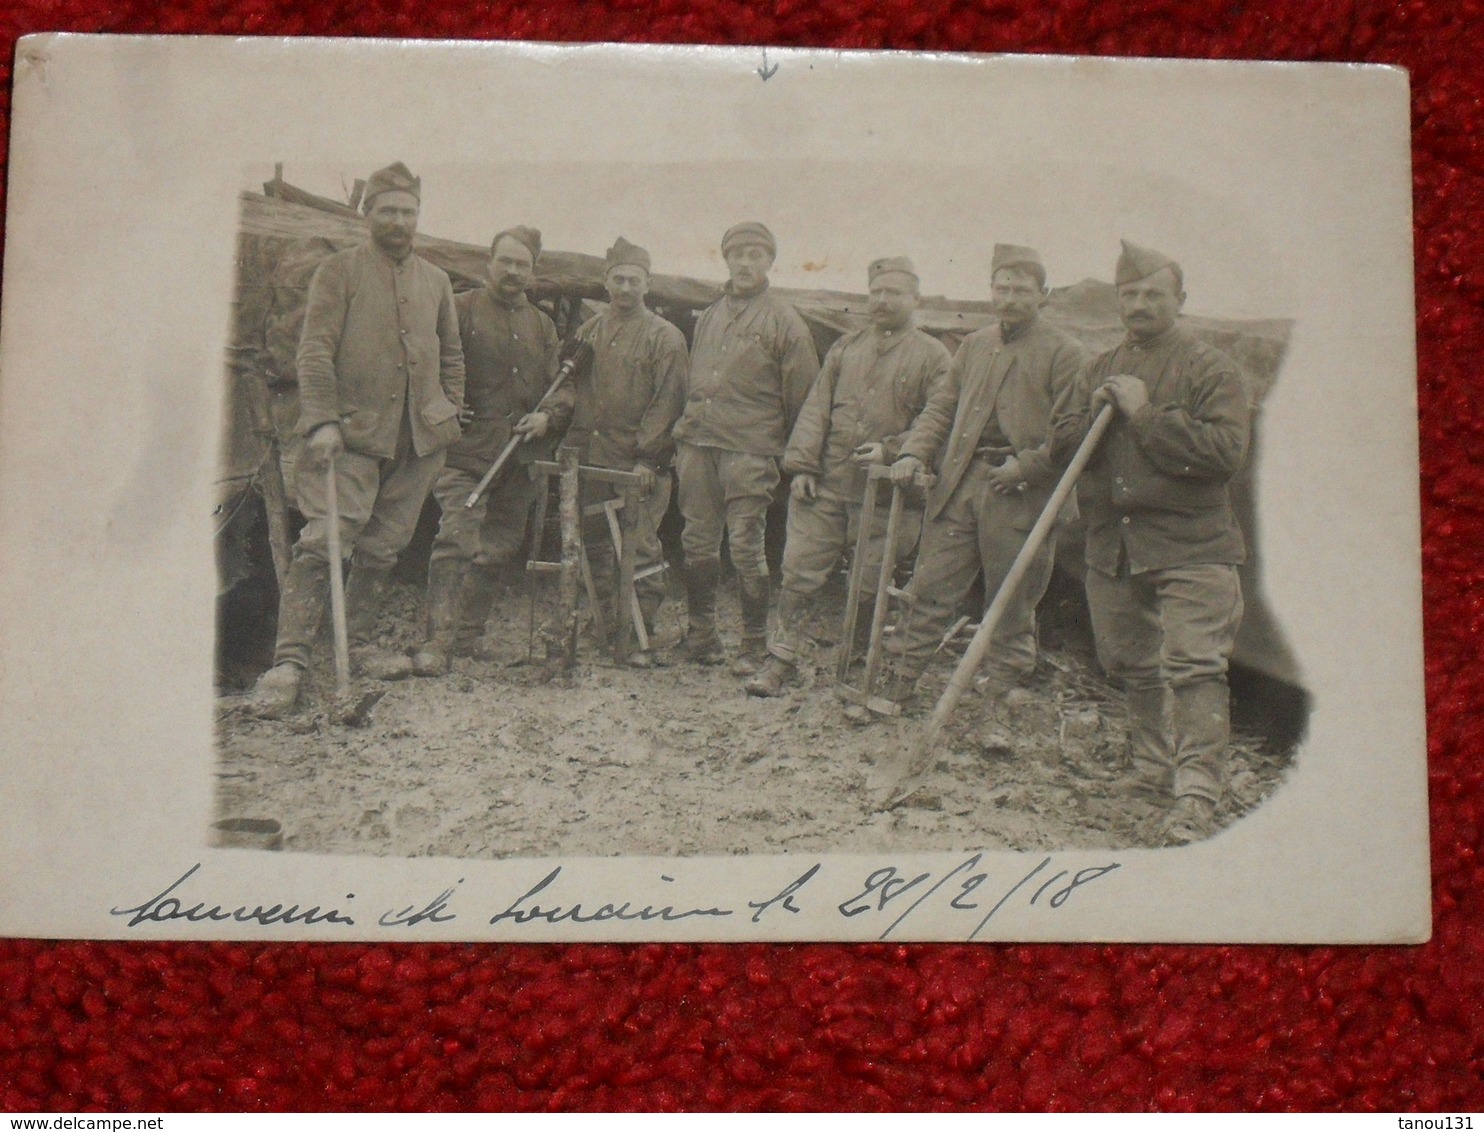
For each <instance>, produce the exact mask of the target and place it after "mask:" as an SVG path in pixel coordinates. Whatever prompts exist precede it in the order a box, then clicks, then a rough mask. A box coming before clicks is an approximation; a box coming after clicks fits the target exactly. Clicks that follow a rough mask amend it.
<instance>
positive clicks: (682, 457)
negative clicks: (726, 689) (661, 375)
mask: <svg viewBox="0 0 1484 1132" xmlns="http://www.w3.org/2000/svg"><path fill="white" fill-rule="evenodd" d="M721 247H722V255H723V256H724V257H725V259H726V263H727V272H728V274H729V276H730V280H729V281H728V283H727V287H726V293H725V294H724V295H723V296H722V298H720V299H719V300H717V301H716V302H715V303H713V304H712V305H711V306H710V307H708V308H707V309H706V310H705V311H703V312H702V314H701V317H700V318H699V319H697V321H696V330H695V334H694V336H693V339H692V342H691V362H690V376H689V379H688V381H687V388H686V406H685V412H684V414H683V415H682V416H681V418H680V421H679V423H678V424H676V426H675V439H676V441H677V442H678V443H679V450H678V452H677V454H676V458H675V470H676V472H677V473H678V475H679V477H680V511H681V514H682V515H683V516H684V517H685V531H684V534H683V536H682V542H683V545H684V547H685V574H686V608H687V612H688V615H689V622H690V627H689V630H688V631H687V633H686V640H685V643H684V645H683V646H682V650H681V655H682V656H683V657H684V658H685V659H687V660H691V661H694V662H695V663H698V664H719V663H721V661H722V660H723V659H724V654H723V652H722V647H721V639H720V637H719V636H718V635H717V631H716V587H717V582H718V580H719V578H720V574H721V539H722V534H723V533H725V534H726V536H727V543H728V546H729V547H730V549H731V556H732V565H733V566H734V567H735V568H736V571H737V579H738V583H739V585H740V587H741V604H742V647H741V650H740V653H739V655H738V657H737V661H736V663H735V664H734V665H733V671H734V672H736V673H737V674H738V675H748V676H750V675H752V674H753V673H755V672H756V671H757V669H758V667H759V666H760V665H761V664H762V661H763V656H764V654H765V652H766V648H767V629H768V603H769V601H768V583H769V579H768V562H767V557H766V554H765V552H764V531H765V528H766V516H767V511H768V505H769V504H770V503H771V502H772V500H773V489H774V488H776V487H777V486H778V458H779V457H780V456H782V455H783V449H784V445H785V443H786V442H787V440H788V435H789V431H790V430H791V429H792V428H793V424H794V419H795V418H796V417H797V416H798V414H799V409H800V407H801V406H802V405H803V403H804V398H805V397H806V396H808V393H809V388H810V386H812V385H813V384H814V378H815V376H816V375H817V374H818V372H819V355H818V354H816V353H815V351H814V339H813V337H812V336H811V335H810V333H809V328H808V327H807V326H805V325H804V320H803V319H801V318H800V317H799V314H798V312H797V311H795V310H794V309H793V307H791V306H790V305H789V304H788V303H786V302H785V301H784V300H782V299H780V298H778V297H777V296H776V295H774V294H772V293H771V292H769V290H768V271H769V269H770V268H771V267H772V266H773V259H774V257H775V256H776V255H777V254H778V244H777V242H776V241H775V240H774V239H773V233H772V232H770V231H768V229H767V227H766V226H765V225H763V224H759V223H758V222H756V221H747V222H745V223H742V224H736V225H734V226H732V227H731V228H728V229H727V231H726V233H725V234H724V235H723V236H722V239H721Z"/></svg>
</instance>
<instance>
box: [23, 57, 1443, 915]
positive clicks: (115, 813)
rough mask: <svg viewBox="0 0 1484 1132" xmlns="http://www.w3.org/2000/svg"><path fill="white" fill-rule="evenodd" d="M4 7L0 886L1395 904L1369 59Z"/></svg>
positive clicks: (1399, 613) (1395, 646)
mask: <svg viewBox="0 0 1484 1132" xmlns="http://www.w3.org/2000/svg"><path fill="white" fill-rule="evenodd" d="M28 42H29V41H28ZM22 59H23V60H24V61H26V62H27V65H28V67H27V68H20V67H18V73H17V102H16V123H17V127H16V128H17V132H18V140H17V144H16V147H15V148H16V153H15V158H14V163H15V172H14V174H13V181H12V187H11V198H10V210H11V211H10V218H9V220H8V224H9V228H10V231H11V233H12V236H11V240H10V241H9V242H8V244H7V253H6V265H5V270H6V278H5V284H6V286H5V291H4V298H5V307H4V317H3V322H0V328H3V335H0V364H3V365H4V371H5V385H4V388H3V391H0V393H3V402H0V404H3V409H4V416H3V418H0V437H3V439H4V442H5V444H4V449H3V451H4V454H3V456H0V471H3V472H4V473H5V475H3V476H0V485H3V490H4V494H3V497H0V507H3V511H0V516H3V519H4V521H5V522H6V524H7V527H6V529H7V530H8V531H10V532H12V535H13V534H14V533H15V532H17V531H26V532H29V533H30V536H31V537H29V538H28V539H27V540H26V545H27V547H28V552H27V553H26V554H22V555H19V556H17V560H16V561H15V562H13V563H11V564H10V565H9V566H8V568H7V570H6V571H5V573H4V575H3V581H4V586H5V589H6V592H7V594H8V595H11V596H13V595H25V598H26V600H25V601H23V602H21V603H13V604H12V605H11V608H13V609H16V608H19V609H22V610H24V611H25V616H26V619H27V624H29V625H30V627H31V628H30V630H29V632H28V631H27V630H25V629H21V630H19V631H18V630H17V626H16V625H14V624H12V625H11V627H10V630H9V631H8V632H7V633H6V634H5V640H4V643H5V648H6V652H5V656H4V658H3V659H4V664H5V679H4V681H3V683H0V690H3V692H4V703H5V709H6V710H5V712H4V717H5V719H6V721H7V722H6V725H5V726H6V728H7V730H8V731H10V733H11V738H13V739H15V740H17V741H16V742H13V743H10V744H8V746H7V750H9V751H14V752H19V751H22V750H35V751H38V752H40V751H42V750H44V749H50V750H53V751H63V752H66V754H65V755H64V756H62V757H59V758H55V759H45V758H38V759H36V760H34V761H31V760H18V759H12V760H11V764H12V765H10V766H9V767H8V769H7V775H8V776H9V777H10V779H11V781H12V784H13V786H14V788H15V790H16V793H15V794H14V795H13V796H14V797H15V798H17V799H18V803H17V805H16V809H17V810H18V811H19V814H20V820H19V822H18V823H17V826H16V830H15V834H14V835H13V836H12V837H10V838H9V839H8V840H9V842H10V843H11V845H12V846H13V847H14V848H16V849H17V851H18V852H17V854H13V855H12V856H11V857H10V860H11V862H12V864H11V865H10V866H7V872H6V875H5V877H4V882H5V887H6V890H7V891H8V892H11V893H18V894H20V895H21V897H22V899H20V900H19V901H16V902H13V903H12V907H10V908H9V909H7V910H6V912H5V913H4V917H5V919H4V920H3V922H0V927H3V928H4V929H5V930H10V931H15V930H20V929H22V928H32V927H35V926H44V927H50V928H51V929H52V930H56V929H57V927H58V926H60V927H61V929H62V930H64V931H68V930H70V931H75V932H77V933H79V934H102V935H114V934H124V935H128V934H130V933H131V932H133V933H138V932H140V931H141V930H142V931H143V932H145V933H153V934H157V935H172V934H182V933H185V934H196V935H201V934H203V933H204V934H206V935H208V936H209V935H213V934H217V935H219V934H227V935H234V934H240V933H242V932H250V931H251V930H253V929H254V928H257V929H258V930H264V929H269V928H271V929H272V930H273V931H274V932H275V933H276V934H275V935H274V938H281V937H282V934H283V933H284V932H287V933H288V934H289V935H294V934H302V935H305V936H310V937H319V936H325V937H328V938H336V937H337V935H336V929H337V928H343V929H344V930H343V931H341V932H340V933H339V937H340V938H348V937H351V936H354V937H358V938H365V937H366V934H367V933H370V932H373V931H374V930H376V929H377V928H381V929H388V928H391V929H400V930H402V931H403V932H404V933H405V934H408V935H410V936H411V937H412V938H496V937H499V938H506V937H508V938H569V937H571V938H627V939H637V938H810V937H816V938H886V937H887V936H886V933H891V932H894V933H895V938H904V939H905V938H1066V939H1223V940H1249V939H1250V940H1358V939H1373V940H1383V939H1385V940H1402V939H1410V938H1420V937H1425V934H1426V931H1427V915H1426V909H1427V901H1428V891H1427V864H1426V862H1427V825H1426V793H1425V788H1426V779H1425V745H1424V736H1423V725H1422V680H1421V636H1420V574H1419V552H1418V535H1417V526H1418V516H1417V492H1416V482H1417V454H1416V431H1415V419H1416V418H1415V347H1414V343H1413V340H1412V333H1413V331H1412V305H1411V304H1412V297H1411V296H1412V291H1411V278H1410V270H1411V268H1410V255H1411V242H1410V241H1411V232H1410V219H1409V216H1410V213H1409V211H1408V209H1409V199H1410V198H1409V195H1408V194H1409V191H1410V190H1409V165H1408V149H1407V138H1408V135H1407V114H1406V112H1407V86H1406V79H1405V75H1403V74H1401V73H1399V72H1395V71H1389V70H1387V69H1385V68H1357V67H1338V66H1334V67H1331V66H1326V65H1281V66H1280V65H1272V64H1260V63H1251V64H1244V63H1190V62H1186V63H1176V62H1168V61H1164V62H1162V61H1155V60H1075V61H1074V60H1065V59H1051V58H1021V59H1012V58H1009V57H987V56H978V57H975V56H913V55H910V54H891V53H875V54H868V53H861V54H857V55H852V54H850V53H840V52H823V51H804V50H783V49H769V50H768V51H766V52H765V51H763V50H762V49H761V48H759V49H758V50H757V51H756V52H751V51H746V50H741V49H734V48H728V49H704V48H687V49H675V48H665V49H660V48H635V47H619V46H596V47H581V48H576V47H571V48H563V47H556V46H541V45H522V46H515V45H501V44H477V45H476V44H464V45H454V44H432V43H424V44H410V43H409V44H393V43H387V42H379V43H361V44H355V45H348V44H336V45H329V44H325V43H314V42H309V41H305V42H298V43H289V42H286V41H259V42H257V43H251V44H249V43H238V44H229V43H227V42H214V41H181V42H178V43H174V44H167V43H164V42H161V41H153V40H148V39H133V40H130V39H109V38H107V37H43V38H42V39H41V41H40V42H33V43H31V53H30V54H29V55H24V54H23V56H22ZM223 71H228V72H230V74H231V76H232V80H231V82H230V83H229V82H224V81H222V80H221V77H220V76H221V73H222V72H223ZM145 74H149V75H150V76H151V78H150V80H149V82H148V83H145V82H144V81H143V79H142V77H141V76H143V75H145ZM228 102H230V103H231V104H232V105H233V106H234V107H235V108H236V116H235V117H234V119H233V122H234V124H233V126H232V127H231V128H230V129H222V130H214V128H213V125H212V118H211V112H212V110H213V108H214V107H220V106H222V105H225V104H226V103H228ZM100 107H101V112H100ZM104 122H112V123H113V124H114V128H113V129H112V130H109V129H107V128H106V127H105V125H104V124H102V123H104ZM23 131H26V132H24V133H23ZM104 168H112V169H114V170H115V172H116V177H117V184H116V185H115V188H114V189H113V190H110V191H109V192H107V193H102V192H100V191H99V189H98V187H97V185H96V179H97V177H98V176H99V171H100V170H102V169H104ZM87 186H93V189H92V191H91V192H85V191H84V189H85V188H86V187H87ZM119 189H122V191H121V192H120V191H118V190H119ZM73 201H77V202H80V203H79V204H77V206H76V207H77V208H79V209H81V212H80V213H79V212H77V211H72V212H69V211H68V209H69V206H70V204H71V202H73ZM137 201H143V202H144V203H143V204H142V206H140V207H139V208H138V209H137V211H135V212H133V213H132V214H131V213H130V211H129V207H128V202H137ZM124 216H132V218H131V219H130V220H129V221H128V222H127V223H123V222H122V219H121V218H122V217H124ZM83 217H86V218H87V219H88V220H89V223H87V224H83V225H79V223H78V221H79V220H80V219H82V218H83ZM116 223H117V224H120V225H121V226H119V227H114V226H113V225H115V224H116ZM84 228H85V229H87V232H88V235H89V236H90V237H94V238H96V237H98V234H99V233H100V232H101V233H102V236H101V244H102V248H101V251H100V249H99V248H98V247H93V248H91V249H90V250H89V252H88V253H87V254H86V255H83V256H79V255H78V254H77V252H78V249H79V248H80V247H81V244H82V241H83V231H82V229H84ZM32 233H35V237H34V238H35V240H36V243H34V244H33V243H31V242H30V240H31V238H32ZM38 249H44V250H46V251H47V252H48V253H49V254H47V255H46V256H43V255H42V254H41V250H38ZM43 259H46V260H48V261H51V262H54V263H58V264H61V265H62V269H61V271H60V273H56V272H53V273H48V272H45V271H43V270H42V268H41V266H40V264H41V262H42V260H43ZM126 264H127V265H130V266H129V268H128V269H125V265H126ZM135 268H137V270H135ZM63 293H67V294H68V295H69V304H68V305H69V307H70V308H72V309H75V308H76V306H77V304H78V302H79V300H85V299H87V298H88V297H89V296H90V295H92V294H99V295H102V294H107V295H108V300H107V302H105V303H103V304H102V305H100V306H99V307H98V308H97V309H99V310H100V312H101V314H100V317H99V319H98V320H97V322H96V323H95V324H94V325H91V326H89V327H87V328H86V329H85V330H84V331H82V332H78V333H73V334H71V335H70V336H59V335H58V334H57V332H56V327H57V326H58V319H59V318H61V317H62V315H61V311H60V308H59V307H58V306H57V302H58V297H59V295H61V294H63ZM59 350H60V351H63V352H71V353H75V354H76V355H77V358H76V359H75V360H74V361H70V362H69V363H68V364H65V365H48V364H47V363H48V361H49V360H50V359H51V358H52V357H53V356H54V354H55V353H56V352H57V351H59ZM104 375H106V378H107V384H108V387H109V388H111V389H112V390H113V391H114V398H113V400H112V401H110V402H109V403H103V402H101V401H100V400H99V399H98V398H96V397H79V396H74V395H73V394H74V392H75V389H81V388H84V387H85V386H86V384H87V382H89V381H91V382H97V381H99V380H101V379H102V378H103V377H104ZM182 391H184V392H182ZM58 405H62V406H65V407H66V410H67V411H66V412H64V413H63V414H62V419H61V420H49V419H48V418H47V414H48V413H52V414H55V410H56V408H57V406H58ZM78 415H81V416H82V417H84V418H86V420H87V421H88V422H89V430H90V435H97V436H98V440H97V449H98V450H97V451H96V453H95V459H96V461H97V463H96V466H94V465H93V464H92V463H91V462H90V463H89V465H88V466H87V467H84V466H82V465H80V464H75V463H74V464H69V465H67V468H66V470H65V472H64V473H63V474H59V475H57V476H55V477H54V478H53V479H52V480H51V481H48V482H47V487H46V488H45V489H42V490H37V489H36V488H35V487H34V484H35V483H36V482H37V472H36V469H45V468H51V467H54V466H55V465H56V463H57V462H58V461H59V460H61V456H60V452H61V451H62V449H61V447H60V446H59V445H57V444H54V443H52V442H50V441H49V440H48V437H51V436H54V435H56V430H57V429H58V428H60V427H62V426H64V425H67V426H68V427H78V422H77V421H76V420H74V418H75V417H77V416H78ZM37 422H45V423H44V424H38V423H37ZM69 422H70V423H69ZM98 468H101V469H103V471H102V472H99V471H97V469H98ZM22 470H25V471H26V472H28V473H29V475H28V478H27V480H26V483H27V490H26V491H25V492H22V491H20V490H19V488H18V482H17V474H18V473H19V472H21V471H22ZM89 493H91V494H92V495H93V496H95V497H97V498H95V499H94V502H100V501H101V504H102V506H101V507H97V508H96V509H89V510H87V511H85V512H79V511H78V506H79V505H80V503H81V500H82V499H83V498H85V497H86V495H87V494H89ZM100 514H101V515H102V516H103V518H102V519H101V520H100V519H99V515H100ZM1362 611H1364V617H1362V616H1361V613H1362ZM1362 622H1364V624H1362ZM62 685H69V686H72V687H73V688H74V689H76V688H84V687H85V688H88V689H89V691H88V694H87V695H86V696H85V697H84V698H81V699H79V698H78V697H77V696H76V695H73V696H72V697H70V698H69V699H67V700H66V701H65V702H66V703H67V707H66V708H65V709H62V710H60V711H59V710H58V706H57V705H59V704H61V703H63V702H64V701H63V699H62V697H61V686H62ZM94 689H98V690H94ZM57 846H65V849H58V848H56V847H57ZM92 863H101V864H100V865H99V867H92ZM78 869H84V870H85V871H88V872H89V878H88V881H87V882H86V884H84V885H83V886H82V887H81V888H78V889H76V891H75V892H73V893H72V894H70V895H68V896H67V897H65V898H64V899H61V900H60V902H59V901H56V900H42V899H41V898H40V897H36V898H35V899H32V898H30V897H28V896H26V894H27V893H28V892H39V891H40V887H41V886H37V887H33V882H31V881H28V880H26V878H27V877H28V876H29V877H49V878H51V880H50V883H52V884H56V883H57V881H58V880H59V879H60V878H64V877H71V876H72V875H73V874H74V872H75V871H76V870H78ZM63 887H67V886H63ZM1311 890H1312V891H1311ZM1319 890H1322V892H1321V891H1319ZM1299 892H1302V893H1303V897H1302V899H1299V898H1297V897H1296V894H1297V893H1299ZM435 893H436V894H437V895H434V894H435ZM1043 894H1044V895H1043ZM815 896H817V899H811V898H812V897H815ZM284 905H291V906H292V907H294V908H299V907H308V906H309V905H313V906H314V909H313V911H314V913H315V914H314V915H306V916H300V917H298V918H297V919H296V918H295V917H294V916H278V917H277V918H276V919H275V917H274V915H271V914H266V913H264V908H265V907H269V906H271V907H273V908H275V909H276V908H281V907H282V906H284ZM641 908H642V910H643V913H644V914H641V913H640V909H641ZM1002 908H1003V909H1004V910H1003V911H1001V909H1002ZM419 909H421V910H420V911H419ZM583 909H586V910H587V911H586V912H583ZM600 909H606V910H607V911H606V913H603V912H601V911H600ZM651 913H652V914H651ZM997 914H998V915H1000V917H1001V919H1000V920H997V921H994V922H993V923H991V918H992V917H994V916H996V915H997ZM672 921H674V922H677V923H678V922H680V921H684V923H679V925H678V926H676V925H675V924H672ZM528 924H530V925H533V927H531V928H526V925H528ZM588 925H593V926H588ZM522 928H525V934H524V935H514V936H505V935H502V934H501V933H509V932H516V931H518V930H520V929H522ZM569 933H579V934H578V935H576V936H571V935H570V934H569ZM1419 933H1420V935H1419Z"/></svg>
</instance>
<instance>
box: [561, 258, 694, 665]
mask: <svg viewBox="0 0 1484 1132" xmlns="http://www.w3.org/2000/svg"><path fill="white" fill-rule="evenodd" d="M605 263H606V270H605V273H604V276H603V284H604V286H605V288H606V289H607V291H608V300H609V305H608V309H607V310H606V311H604V312H603V313H602V314H599V315H597V316H595V317H594V318H591V319H589V320H588V321H587V322H585V323H584V324H583V325H582V326H581V327H580V328H579V329H578V331H577V338H578V340H579V341H582V342H586V343H588V344H589V345H590V346H591V347H592V348H593V362H592V366H591V368H590V369H589V370H588V371H586V372H585V373H583V374H580V375H579V376H578V378H577V380H576V385H575V387H574V388H575V392H576V398H577V405H576V410H575V412H574V414H573V417H572V427H571V429H570V430H569V432H568V443H575V444H577V445H578V446H579V448H580V449H581V451H582V462H583V463H584V464H587V465H592V466H595V467H599V468H616V469H618V470H619V471H624V472H633V473H634V474H636V475H638V476H639V477H640V478H641V480H642V481H643V483H642V486H643V489H644V491H645V495H644V500H643V505H642V507H641V509H640V514H639V516H638V520H637V522H636V523H635V524H634V527H633V528H632V530H631V531H630V537H631V538H633V539H634V540H635V547H634V549H635V568H636V572H640V573H642V572H644V571H645V570H647V569H651V568H653V567H655V566H660V565H663V563H664V561H665V552H664V549H663V548H662V547H661V546H660V537H659V527H660V522H661V521H662V520H663V519H664V517H665V512H666V511H667V510H668V509H669V507H670V486H671V481H670V465H671V463H672V462H673V460H674V456H675V440H674V437H673V436H672V435H671V433H672V431H673V430H674V427H675V422H676V421H677V420H678V419H679V417H680V410H681V408H682V407H683V406H684V403H685V375H686V369H687V362H688V357H687V354H686V348H685V336H684V335H683V334H681V333H680V331H679V330H678V329H677V328H676V327H675V326H674V325H673V324H671V323H670V322H667V321H666V320H665V319H663V318H661V317H660V316H659V315H657V314H655V313H654V312H653V311H651V310H649V309H648V308H647V307H646V306H645V305H644V296H645V295H646V294H647V293H648V291H649V266H650V261H649V253H648V252H647V251H645V250H644V249H643V248H641V247H639V246H637V245H635V244H631V243H629V241H628V240H625V239H624V238H623V237H622V236H620V237H619V238H618V239H617V240H616V241H615V242H614V244H613V246H612V247H611V248H609V249H608V251H607V253H606V255H605ZM613 494H614V492H613V491H612V489H611V488H607V487H605V486H604V485H601V484H594V485H593V487H592V488H591V489H590V491H589V493H588V499H587V501H588V502H601V501H602V500H604V499H607V498H611V497H612V495H613ZM590 528H591V537H590V538H589V539H588V540H587V547H588V555H589V558H590V559H591V560H592V564H593V570H594V576H595V579H596V580H597V582H598V584H599V586H600V588H601V589H602V590H604V591H605V593H606V590H607V588H608V584H609V583H611V580H612V554H613V546H612V542H611V540H610V536H609V533H608V529H607V524H606V523H603V524H591V525H590ZM634 588H635V592H636V595H637V596H638V599H639V608H640V612H641V615H642V616H643V618H644V622H645V628H646V631H647V632H649V633H651V634H652V633H653V632H654V623H655V616H656V614H657V613H658V612H659V608H660V605H661V604H662V603H663V601H664V596H665V582H664V577H663V575H661V574H659V573H654V574H649V575H648V576H646V577H643V578H641V579H639V580H638V581H637V582H636V583H635V587H634ZM630 631H631V628H630V625H629V623H628V621H627V620H623V621H621V622H620V624H619V625H618V626H617V627H616V628H615V632H624V633H627V632H630ZM629 663H630V664H632V665H634V666H635V667H641V668H647V667H650V665H651V664H652V663H653V662H652V659H651V658H650V655H649V653H647V652H644V651H639V650H635V651H633V652H631V653H630V654H629Z"/></svg>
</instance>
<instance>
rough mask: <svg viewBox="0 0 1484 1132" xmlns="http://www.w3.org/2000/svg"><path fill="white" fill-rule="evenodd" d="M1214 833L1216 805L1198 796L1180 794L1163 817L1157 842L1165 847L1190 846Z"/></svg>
mask: <svg viewBox="0 0 1484 1132" xmlns="http://www.w3.org/2000/svg"><path fill="white" fill-rule="evenodd" d="M1215 832H1216V803H1215V802H1213V801H1211V799H1210V798H1203V797H1201V796H1200V795H1199V794H1182V795H1180V797H1178V798H1176V799H1175V804H1174V805H1173V806H1171V807H1170V812H1169V813H1168V814H1166V815H1165V819H1164V823H1163V824H1162V825H1161V826H1160V830H1159V841H1160V844H1161V845H1163V846H1165V847H1174V846H1178V845H1190V844H1192V843H1193V842H1196V841H1204V840H1205V839H1206V838H1208V837H1210V836H1211V835H1212V834H1213V833H1215Z"/></svg>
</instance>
